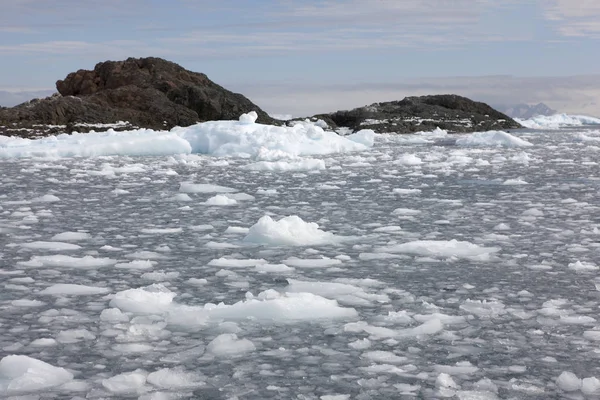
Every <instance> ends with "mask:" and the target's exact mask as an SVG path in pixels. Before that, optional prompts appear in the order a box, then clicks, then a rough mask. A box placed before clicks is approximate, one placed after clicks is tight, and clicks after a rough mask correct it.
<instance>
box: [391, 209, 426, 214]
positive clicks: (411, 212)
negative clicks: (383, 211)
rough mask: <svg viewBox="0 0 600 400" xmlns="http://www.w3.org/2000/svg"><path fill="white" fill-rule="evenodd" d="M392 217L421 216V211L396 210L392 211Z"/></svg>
mask: <svg viewBox="0 0 600 400" xmlns="http://www.w3.org/2000/svg"><path fill="white" fill-rule="evenodd" d="M392 214H393V215H404V216H414V215H419V214H421V211H419V210H415V209H412V208H396V209H395V210H394V211H392Z"/></svg>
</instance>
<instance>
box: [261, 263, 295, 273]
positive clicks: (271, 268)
mask: <svg viewBox="0 0 600 400" xmlns="http://www.w3.org/2000/svg"><path fill="white" fill-rule="evenodd" d="M254 269H255V271H257V272H263V273H265V272H266V273H269V272H271V273H285V272H291V271H294V268H292V267H288V266H287V265H285V264H260V265H257V266H256V267H255V268H254Z"/></svg>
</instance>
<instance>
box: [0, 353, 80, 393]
mask: <svg viewBox="0 0 600 400" xmlns="http://www.w3.org/2000/svg"><path fill="white" fill-rule="evenodd" d="M72 379H73V374H71V373H70V372H69V371H67V370H66V369H64V368H59V367H55V366H53V365H50V364H48V363H45V362H44V361H40V360H37V359H35V358H31V357H28V356H22V355H9V356H6V357H4V358H3V359H2V360H0V394H5V395H18V394H23V393H31V392H36V391H42V390H48V389H52V388H54V387H56V386H60V385H63V384H65V383H67V382H69V381H71V380H72Z"/></svg>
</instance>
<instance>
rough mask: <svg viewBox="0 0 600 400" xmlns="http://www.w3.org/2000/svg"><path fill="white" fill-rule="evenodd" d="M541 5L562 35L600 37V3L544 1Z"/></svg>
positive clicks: (592, 1)
mask: <svg viewBox="0 0 600 400" xmlns="http://www.w3.org/2000/svg"><path fill="white" fill-rule="evenodd" d="M541 4H542V5H543V7H545V16H546V18H547V19H548V20H549V21H551V22H553V23H554V24H555V25H556V29H557V30H558V32H559V33H560V34H561V35H563V36H568V37H582V36H591V37H595V38H599V37H600V1H598V0H547V1H546V0H544V2H543V3H541Z"/></svg>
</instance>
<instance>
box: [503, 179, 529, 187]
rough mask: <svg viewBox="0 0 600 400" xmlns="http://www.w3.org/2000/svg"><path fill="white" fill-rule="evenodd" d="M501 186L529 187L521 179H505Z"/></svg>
mask: <svg viewBox="0 0 600 400" xmlns="http://www.w3.org/2000/svg"><path fill="white" fill-rule="evenodd" d="M503 185H507V186H518V185H529V184H528V183H527V182H525V181H524V180H523V179H521V178H517V179H507V180H505V181H504V183H503Z"/></svg>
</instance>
